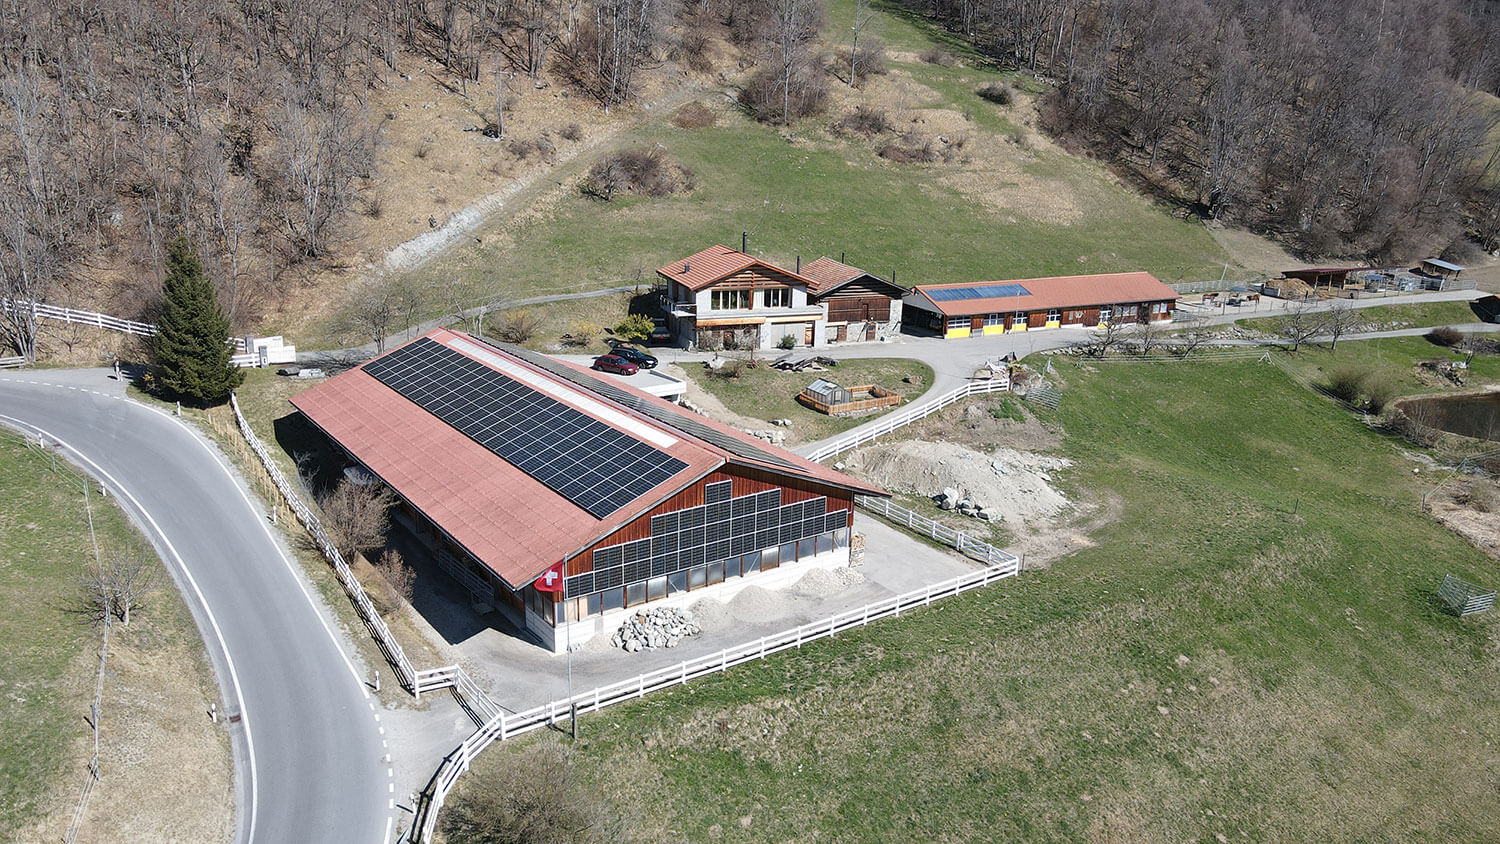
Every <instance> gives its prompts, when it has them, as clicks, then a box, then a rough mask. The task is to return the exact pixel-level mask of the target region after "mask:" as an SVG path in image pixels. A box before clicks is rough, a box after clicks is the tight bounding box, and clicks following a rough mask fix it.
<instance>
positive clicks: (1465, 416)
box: [1400, 392, 1500, 442]
mask: <svg viewBox="0 0 1500 844" xmlns="http://www.w3.org/2000/svg"><path fill="white" fill-rule="evenodd" d="M1400 407H1401V410H1402V411H1403V412H1404V413H1406V415H1407V416H1408V417H1410V418H1411V419H1412V420H1413V421H1416V422H1419V423H1421V424H1423V425H1426V426H1428V427H1430V428H1437V429H1439V430H1443V431H1447V432H1448V433H1450V434H1459V435H1461V436H1465V437H1474V438H1476V439H1481V440H1494V441H1497V442H1500V392H1489V393H1468V394H1466V395H1461V396H1429V397H1426V398H1416V399H1406V400H1405V401H1402V402H1401V404H1400Z"/></svg>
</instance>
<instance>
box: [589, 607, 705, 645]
mask: <svg viewBox="0 0 1500 844" xmlns="http://www.w3.org/2000/svg"><path fill="white" fill-rule="evenodd" d="M701 632H703V631H702V629H701V628H699V626H698V622H697V619H695V618H694V617H693V614H692V613H690V612H688V611H687V610H680V609H677V608H675V607H658V608H655V609H649V610H642V611H640V612H638V613H636V614H635V615H633V616H631V617H630V620H629V621H626V622H625V623H624V624H623V625H621V626H620V629H619V630H616V631H615V635H614V636H613V637H612V638H611V639H610V644H612V645H614V646H615V647H617V648H623V649H625V650H627V651H629V652H631V653H635V652H637V651H650V650H656V649H657V648H675V647H677V643H678V642H681V641H682V640H683V639H686V638H687V637H689V636H696V635H698V634H699V633H701Z"/></svg>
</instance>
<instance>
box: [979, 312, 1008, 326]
mask: <svg viewBox="0 0 1500 844" xmlns="http://www.w3.org/2000/svg"><path fill="white" fill-rule="evenodd" d="M984 324H985V325H987V326H989V325H1004V324H1005V317H1004V316H1002V315H1000V314H985V315H984Z"/></svg>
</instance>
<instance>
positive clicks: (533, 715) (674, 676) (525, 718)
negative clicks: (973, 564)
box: [407, 552, 1020, 844]
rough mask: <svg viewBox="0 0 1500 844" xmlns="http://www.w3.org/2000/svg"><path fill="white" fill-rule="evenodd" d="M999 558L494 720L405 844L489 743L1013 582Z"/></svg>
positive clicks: (431, 799) (1012, 569)
mask: <svg viewBox="0 0 1500 844" xmlns="http://www.w3.org/2000/svg"><path fill="white" fill-rule="evenodd" d="M999 553H1000V554H1002V555H1003V556H1004V557H1005V559H1004V560H1003V561H1001V562H999V563H996V564H993V565H989V566H986V567H985V568H982V569H979V570H977V571H973V572H969V573H968V574H963V575H960V576H958V577H955V578H952V579H950V580H945V581H943V582H941V583H935V584H933V585H931V586H928V587H925V588H923V589H917V590H913V591H911V592H907V593H905V594H902V595H896V596H894V597H891V598H886V599H883V600H880V601H876V602H874V603H872V604H867V605H865V606H862V607H857V608H855V609H852V610H848V611H846V612H842V613H838V614H837V615H832V616H829V617H828V618H827V619H824V620H819V621H814V622H810V623H808V624H803V625H799V626H797V627H793V628H791V629H789V630H785V631H782V632H780V633H776V634H772V635H770V636H764V637H762V638H760V639H756V640H754V641H750V642H746V643H744V644H742V645H740V646H739V647H736V648H729V649H725V650H722V651H719V652H718V653H716V654H709V655H707V656H703V657H699V658H697V659H690V660H684V661H683V662H679V663H677V664H676V665H671V666H668V667H666V668H661V669H658V670H656V671H650V672H647V673H645V674H641V675H639V676H636V677H633V678H631V679H629V680H624V681H622V682H619V683H612V684H610V685H607V686H600V687H598V688H595V689H591V690H589V691H586V692H580V693H579V694H576V695H573V696H572V697H570V698H563V699H560V700H554V701H551V702H549V703H545V704H542V705H541V706H537V707H535V708H532V709H528V710H526V711H524V712H517V713H513V714H512V713H506V712H503V711H501V712H498V713H497V714H496V715H495V716H494V717H492V718H491V719H490V720H489V721H488V722H487V723H485V724H484V725H483V726H482V727H480V728H479V729H478V730H477V731H475V733H474V734H473V735H471V736H469V737H468V738H467V739H465V740H464V742H463V743H462V744H460V745H459V746H458V747H457V748H456V749H455V750H454V751H453V752H452V753H450V754H448V756H447V758H445V759H444V760H443V762H442V764H441V765H440V766H439V767H438V769H437V772H436V773H435V774H434V775H433V777H432V780H431V782H429V783H428V786H427V789H426V790H425V791H424V792H423V795H422V799H421V800H420V801H419V805H418V806H417V807H416V808H417V816H416V817H415V818H414V819H413V823H412V826H411V829H410V830H409V831H408V838H407V840H408V841H410V842H413V843H414V844H423V842H427V841H431V840H432V834H433V832H434V830H435V829H436V828H437V818H438V813H439V812H440V811H441V810H442V807H443V803H444V801H446V800H447V797H448V795H449V794H450V793H451V792H452V790H453V787H454V785H455V784H456V783H457V782H458V778H459V776H461V775H462V774H463V773H464V772H465V771H467V770H468V769H469V766H470V765H471V764H472V763H473V761H474V759H475V758H477V757H478V756H479V754H480V753H481V752H483V751H484V750H485V748H487V747H489V746H490V745H491V744H494V743H495V742H497V741H505V740H507V739H511V738H515V737H516V736H519V735H523V734H525V733H529V732H532V731H534V730H538V729H542V728H545V727H551V726H555V725H558V724H562V723H564V722H566V721H568V720H570V719H572V718H573V717H575V716H577V715H583V714H587V713H590V712H598V711H599V710H601V709H604V708H605V707H608V706H613V705H615V704H617V703H625V702H627V701H631V700H635V699H637V698H641V697H644V696H645V695H647V694H650V693H651V692H655V691H660V690H661V689H666V688H670V687H672V686H679V685H682V684H684V683H687V682H689V681H691V680H695V679H698V678H700V677H707V676H709V675H711V674H717V673H719V672H721V671H725V670H726V669H729V668H732V667H734V666H736V665H743V664H745V663H747V662H751V661H753V660H757V659H763V658H765V657H767V656H770V655H771V654H775V653H780V652H782V651H787V650H793V649H796V648H800V647H802V646H803V645H805V644H808V643H810V642H816V641H818V640H819V639H826V638H829V637H832V636H836V635H838V634H839V633H842V632H844V631H847V630H853V629H856V628H859V627H864V626H865V625H867V624H869V623H870V622H872V621H878V620H880V619H882V618H897V617H899V616H900V615H901V614H902V613H903V612H906V613H909V612H911V611H912V610H915V609H920V608H922V607H926V606H929V605H930V604H932V602H933V601H937V600H941V599H943V598H949V597H952V596H954V595H959V594H962V593H964V592H967V591H969V590H971V589H977V588H979V587H981V586H988V585H989V584H991V583H994V582H996V581H999V580H1003V579H1005V578H1008V577H1014V576H1015V575H1016V574H1017V573H1018V572H1019V571H1020V565H1019V561H1018V560H1017V559H1016V558H1015V557H1013V556H1011V555H1009V554H1005V553H1004V552H999Z"/></svg>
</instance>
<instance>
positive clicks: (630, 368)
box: [594, 355, 640, 375]
mask: <svg viewBox="0 0 1500 844" xmlns="http://www.w3.org/2000/svg"><path fill="white" fill-rule="evenodd" d="M594 368H595V369H602V370H604V371H605V372H614V373H616V374H619V375H634V374H636V372H638V371H639V370H640V367H639V366H636V365H635V364H633V363H631V362H630V361H628V360H626V359H624V358H622V357H620V356H618V355H600V356H599V357H596V358H594Z"/></svg>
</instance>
